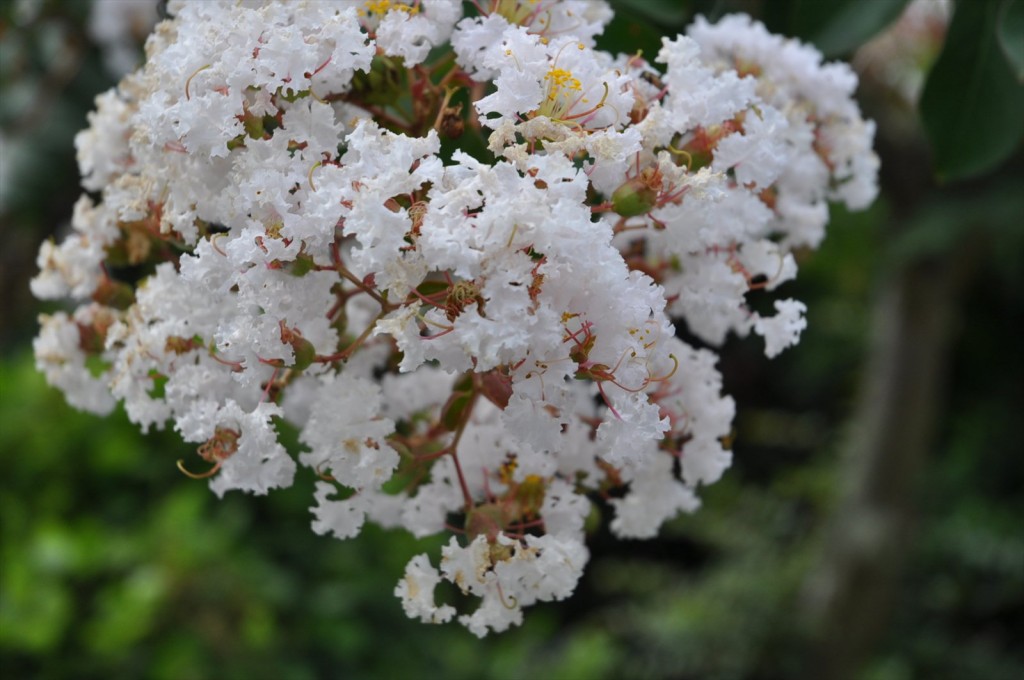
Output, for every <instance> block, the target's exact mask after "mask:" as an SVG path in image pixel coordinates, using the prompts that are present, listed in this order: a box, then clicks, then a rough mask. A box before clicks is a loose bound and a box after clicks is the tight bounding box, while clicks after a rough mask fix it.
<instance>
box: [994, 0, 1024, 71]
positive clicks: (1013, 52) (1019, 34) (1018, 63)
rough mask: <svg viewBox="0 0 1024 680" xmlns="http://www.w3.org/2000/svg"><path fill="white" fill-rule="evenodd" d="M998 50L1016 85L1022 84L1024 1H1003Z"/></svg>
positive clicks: (1000, 12)
mask: <svg viewBox="0 0 1024 680" xmlns="http://www.w3.org/2000/svg"><path fill="white" fill-rule="evenodd" d="M996 30H997V36H998V38H999V49H1001V50H1002V51H1003V56H1004V57H1006V60H1007V61H1008V62H1010V67H1011V68H1012V69H1013V72H1014V74H1015V75H1016V76H1017V82H1018V83H1024V0H1003V4H1002V5H1001V6H1000V8H999V22H998V26H997V29H996Z"/></svg>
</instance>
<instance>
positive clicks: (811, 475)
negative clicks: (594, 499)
mask: <svg viewBox="0 0 1024 680" xmlns="http://www.w3.org/2000/svg"><path fill="white" fill-rule="evenodd" d="M615 4H616V8H617V9H618V10H619V17H618V18H617V19H616V22H615V24H614V25H613V26H612V28H611V29H610V31H609V35H608V36H607V38H606V46H607V47H608V48H610V49H622V50H629V51H635V49H636V45H641V46H643V48H644V50H645V54H647V55H650V54H653V53H654V52H656V50H657V46H658V40H659V36H660V35H661V34H662V33H665V34H674V33H675V32H678V31H679V30H680V29H681V28H682V27H684V26H685V25H686V24H687V23H688V22H689V21H690V19H691V17H692V16H693V14H694V13H696V12H698V11H701V12H704V13H707V14H710V15H712V16H714V15H716V14H721V13H723V12H725V11H727V10H732V9H742V10H745V11H750V12H752V13H754V14H755V15H756V16H761V17H762V18H764V19H765V20H766V21H767V22H768V23H769V27H770V28H772V29H773V30H775V31H777V32H783V33H787V34H790V35H797V36H800V37H803V38H805V39H814V40H816V42H817V44H819V45H820V46H821V47H822V49H823V50H824V51H825V52H826V53H827V54H828V55H829V56H830V57H841V56H848V55H849V53H850V50H851V49H853V48H854V47H856V46H857V45H858V44H860V43H861V42H863V41H864V40H865V39H867V38H869V37H870V36H872V35H873V34H874V33H876V32H877V31H878V30H879V29H880V28H882V27H883V26H884V25H886V24H887V23H888V22H889V21H891V20H892V19H893V18H894V17H895V16H897V15H898V13H899V12H900V11H901V9H902V8H903V5H904V4H905V3H903V2H901V1H897V0H871V1H870V2H854V1H852V0H845V1H837V2H834V3H820V2H811V1H810V0H803V1H801V0H783V1H781V2H771V3H768V2H764V3H760V2H697V1H695V2H675V1H674V0H621V1H620V2H617V3H615ZM1022 4H1024V3H1022V2H1021V1H1020V0H1009V1H1007V2H995V1H993V2H984V1H979V2H973V1H962V2H960V3H959V5H958V7H957V14H956V15H955V18H954V22H953V26H952V28H951V29H950V36H952V37H951V41H952V40H953V39H954V38H955V42H950V43H947V49H946V52H944V53H943V55H942V56H940V57H939V59H938V62H937V64H936V66H935V69H934V71H933V73H932V76H931V77H930V79H929V81H928V85H927V87H926V90H925V97H924V101H923V103H922V112H923V113H922V114H921V115H923V116H924V120H923V123H924V124H923V125H922V124H921V118H920V116H919V114H918V112H916V111H911V112H902V114H901V113H900V112H895V113H894V112H893V111H892V105H891V103H888V102H886V101H884V99H878V98H876V99H875V100H871V99H870V98H868V99H867V100H866V101H865V107H866V108H867V110H868V112H869V114H871V115H874V116H877V117H878V118H879V122H880V125H881V126H882V128H883V133H882V134H880V142H879V144H880V152H881V153H882V154H883V163H887V162H888V161H890V160H891V161H892V163H890V164H887V165H884V166H883V168H884V171H883V172H884V174H883V196H882V198H881V199H880V200H879V202H878V203H877V204H876V205H875V206H874V207H873V208H872V209H871V210H869V211H867V212H866V213H861V214H853V215H851V214H847V213H845V212H844V211H841V210H836V211H834V214H833V221H832V224H831V225H830V231H829V235H828V237H827V240H826V241H825V243H824V245H823V247H822V249H821V250H820V251H818V252H817V253H814V254H813V255H811V256H808V257H804V258H803V261H802V262H801V274H800V278H799V280H798V281H797V282H796V283H791V284H787V288H786V289H785V290H783V291H781V292H782V293H784V294H786V295H793V296H794V297H797V298H799V299H802V300H805V301H806V302H807V304H808V307H809V312H808V318H809V323H810V326H809V329H808V330H807V331H806V333H805V335H804V340H803V342H802V343H801V345H800V346H799V347H798V348H797V349H796V350H791V351H789V352H787V353H785V354H784V355H783V356H782V357H780V358H779V359H777V360H775V361H772V362H769V361H767V360H765V359H764V357H763V355H762V353H761V348H760V345H759V343H758V342H757V341H755V340H749V341H748V340H731V341H730V342H729V343H728V344H727V346H726V347H725V348H724V350H723V359H722V362H721V369H722V371H723V373H724V375H725V380H726V391H727V392H728V393H730V394H732V395H734V396H735V397H736V399H737V402H738V411H739V416H738V420H737V425H736V430H737V437H736V442H735V447H734V450H735V457H736V463H735V467H734V468H733V469H732V470H730V471H729V472H728V473H727V475H726V477H725V479H724V480H723V481H722V482H720V483H718V484H717V485H715V486H713V487H710V488H708V489H706V490H705V491H704V492H703V494H702V495H703V498H704V508H703V509H702V510H700V511H699V512H697V513H696V514H694V515H692V516H688V517H683V518H680V519H678V520H676V521H674V522H671V523H670V524H669V525H667V526H666V527H665V529H664V530H663V532H662V537H661V539H660V540H659V541H656V542H619V541H614V540H612V539H611V538H610V537H609V536H608V535H607V534H606V533H604V532H599V533H597V534H596V535H595V536H594V537H593V542H592V550H593V558H592V562H591V564H590V566H589V568H588V571H587V573H586V575H585V577H584V580H583V582H582V583H581V585H580V587H579V590H578V591H577V593H576V595H575V596H574V597H573V598H572V599H571V600H569V601H567V602H564V603H559V604H556V605H545V606H539V607H536V608H534V609H532V610H529V611H528V612H527V616H526V624H525V625H524V626H523V627H522V628H520V629H516V630H513V631H511V632H509V633H507V634H504V635H500V636H492V637H490V638H488V639H486V640H484V641H478V640H477V639H476V638H474V637H472V636H471V635H470V634H468V633H467V632H465V631H464V630H463V629H461V628H460V627H457V626H446V627H429V626H424V625H421V624H418V623H413V622H411V621H409V620H408V619H406V618H405V616H404V615H403V613H402V611H401V607H400V605H399V602H398V600H397V599H396V598H394V597H393V596H392V590H393V588H394V584H395V583H396V581H397V579H398V578H399V576H400V575H401V573H402V569H403V567H404V564H405V562H406V561H407V560H408V558H409V557H410V556H411V555H413V554H415V553H416V552H421V551H423V550H432V551H434V552H435V553H436V547H437V543H438V541H437V540H436V539H435V540H431V541H415V540H414V539H412V538H411V537H409V536H408V535H406V534H405V533H403V532H385V531H381V530H377V529H374V528H373V527H369V528H368V529H366V530H365V531H364V533H363V535H362V536H361V537H359V538H358V539H356V540H352V541H347V542H341V541H337V540H334V539H330V538H323V537H318V536H316V535H314V534H313V533H312V531H311V530H310V529H309V521H310V515H309V512H308V507H309V505H310V504H311V502H312V493H311V490H312V484H313V477H312V475H311V474H309V473H308V471H306V474H305V475H304V476H303V475H302V474H300V477H299V479H298V481H297V483H296V485H295V486H294V487H293V488H292V489H289V490H286V491H281V492H276V493H274V494H272V495H270V496H268V497H261V498H253V497H248V496H240V495H238V494H231V495H229V496H228V497H227V498H225V499H224V500H223V501H218V500H217V499H216V498H215V497H214V496H213V495H212V494H211V493H210V492H209V491H208V490H207V489H206V487H205V484H203V483H202V482H195V481H192V480H189V479H187V478H185V477H183V476H182V475H181V474H180V473H178V472H177V470H176V469H175V467H174V461H175V460H177V459H178V458H182V457H185V456H186V455H187V454H188V453H190V451H189V450H187V449H186V448H185V447H184V446H183V445H182V444H181V443H180V441H178V439H177V438H176V436H174V435H173V433H155V434H150V435H146V436H144V435H142V434H140V433H138V432H137V430H136V429H135V428H134V427H133V426H131V425H130V424H129V423H128V422H127V420H126V418H125V417H124V414H123V413H122V412H118V413H117V414H116V415H114V416H113V417H110V418H107V419H98V418H95V417H92V416H88V415H84V414H80V413H77V412H75V411H73V410H71V409H70V408H68V407H67V406H66V405H65V404H64V402H63V400H62V397H61V396H60V395H59V394H58V393H57V392H56V391H55V390H52V389H50V388H48V387H47V386H46V385H45V384H44V382H43V380H42V378H41V376H40V375H39V374H37V373H36V372H35V370H34V368H33V365H32V358H31V352H30V350H29V349H28V344H29V340H30V338H31V337H32V335H33V334H34V332H35V326H34V320H33V317H34V314H35V313H36V312H37V311H38V305H37V303H35V302H33V301H31V300H30V299H29V297H28V295H27V279H28V278H29V277H30V276H31V275H32V274H33V273H34V267H33V265H32V262H33V260H34V253H35V250H36V248H37V247H38V243H39V241H40V240H42V239H43V238H45V237H47V236H49V235H50V234H53V233H56V232H58V231H59V228H60V226H61V225H62V224H66V222H67V219H68V216H69V215H70V206H71V204H72V203H73V201H74V200H75V198H77V194H78V191H79V189H78V187H77V172H76V168H75V165H74V154H73V147H72V144H71V139H72V137H73V135H74V133H75V131H77V130H78V129H80V128H81V127H83V126H84V124H85V113H86V112H87V111H88V110H89V108H90V107H91V98H92V96H93V95H94V94H96V93H97V92H99V91H101V90H102V89H105V88H106V87H108V86H109V85H110V84H111V82H110V80H109V76H107V74H106V72H105V71H104V69H103V66H102V64H101V61H100V57H99V54H98V52H97V50H96V48H95V47H94V46H92V45H91V44H89V42H88V39H87V37H86V35H85V33H84V31H83V26H84V21H85V16H86V12H87V6H85V5H84V4H77V3H60V2H55V1H47V2H42V3H40V4H39V6H40V7H41V12H40V14H39V15H38V17H36V18H35V19H33V20H31V21H29V22H26V21H25V20H24V18H23V17H19V14H18V11H17V10H16V9H15V8H14V3H9V4H5V5H4V6H3V14H2V15H0V22H2V23H0V84H2V87H3V96H2V97H0V123H2V125H3V134H4V137H5V145H4V146H3V153H4V155H5V158H3V159H2V161H3V168H4V172H5V173H6V174H7V175H8V176H7V177H5V178H4V180H3V185H4V187H5V188H7V189H8V192H7V194H6V195H5V196H4V200H3V202H2V206H3V208H2V209H3V215H2V220H3V222H2V225H3V226H2V235H3V240H4V247H3V248H2V249H0V265H2V272H0V273H2V286H3V288H2V290H3V301H4V302H3V304H4V307H3V323H2V328H0V348H2V352H3V354H2V358H0V390H2V391H0V494H2V495H0V529H2V533H0V567H2V569H0V672H2V673H3V675H4V677H7V678H22V677H24V678H28V677H40V678H91V677H114V678H120V677H153V678H235V677H238V678H243V677H244V678H318V677H356V678H364V677H365V678H375V677H416V678H434V677H437V678H481V677H485V678H523V677H528V676H529V677H544V678H588V679H589V678H679V679H684V678H686V679H688V678H766V679H767V678H800V677H814V676H815V675H814V674H813V672H811V670H812V669H813V658H814V650H815V648H816V646H817V645H818V644H819V643H820V641H819V640H818V639H817V638H816V630H815V628H814V625H813V623H812V622H810V621H809V620H808V618H807V617H806V616H804V615H803V614H802V611H803V609H804V601H805V592H806V583H807V581H808V578H809V577H810V575H811V574H812V573H813V571H814V569H815V568H816V565H817V564H818V563H819V562H820V559H821V552H822V546H823V545H824V543H825V542H826V540H827V539H828V538H829V536H828V532H829V531H830V527H831V523H830V521H829V518H830V515H831V513H832V512H833V511H835V510H836V508H837V507H840V505H839V499H840V498H841V496H842V491H843V488H844V484H845V483H846V482H847V481H848V480H847V476H848V475H849V469H850V468H849V462H848V461H846V460H844V458H843V457H842V455H840V454H841V452H842V451H843V450H844V447H845V442H846V441H848V440H849V439H850V438H852V437H856V436H857V429H856V428H857V426H856V424H855V423H853V422H851V420H850V417H851V414H852V413H853V412H854V409H855V403H856V402H855V399H856V395H857V393H858V387H859V385H860V384H861V383H862V382H863V379H864V376H863V371H864V367H865V362H866V357H867V356H869V354H870V351H871V347H870V345H869V343H868V337H869V327H870V324H871V318H872V312H871V310H872V305H873V300H874V299H875V297H876V296H877V294H878V292H879V286H880V285H882V284H881V283H880V282H883V281H885V280H886V278H885V275H886V273H887V272H891V271H893V270H898V269H899V268H900V267H902V266H906V264H907V263H908V262H920V261H932V260H934V261H937V262H938V261H941V262H958V263H962V266H963V268H964V269H965V270H966V273H965V274H964V281H965V283H964V285H963V286H962V287H961V288H960V289H959V291H960V293H959V294H960V297H959V298H958V299H954V300H950V301H949V303H950V304H951V305H953V306H954V307H955V309H956V323H955V328H954V337H953V345H952V351H951V353H950V356H949V361H948V362H947V364H946V365H943V366H940V367H938V369H939V370H941V371H942V372H943V374H944V375H945V383H944V384H945V386H946V388H945V390H944V391H943V393H942V394H941V395H936V398H937V399H938V400H939V401H940V403H941V409H940V412H941V418H940V419H939V422H938V423H937V426H936V430H937V431H936V432H935V437H934V438H933V441H934V446H932V447H931V450H930V451H929V454H928V460H927V463H926V465H925V466H924V468H923V471H922V473H921V475H920V477H919V478H918V479H916V483H915V484H914V485H913V487H912V488H909V489H907V491H906V492H907V494H908V495H910V496H911V497H912V499H913V503H912V505H913V507H914V508H915V509H916V527H917V530H916V531H915V540H913V542H912V544H911V545H909V546H907V547H906V552H907V555H906V559H905V564H904V565H903V568H902V570H901V571H900V576H899V581H898V584H897V588H896V590H895V592H894V594H893V596H892V598H891V602H890V603H889V606H888V607H887V608H885V609H884V610H880V611H879V612H878V621H877V636H876V638H875V640H874V644H873V645H872V647H871V649H870V652H869V654H868V655H867V657H866V658H864V659H863V660H862V662H861V663H859V664H858V666H857V667H856V668H855V669H854V670H853V672H852V673H853V675H852V676H853V677H858V678H864V679H866V680H903V679H910V678H1007V679H1010V678H1020V677H1024V652H1022V648H1021V646H1020V640H1021V639H1024V531H1022V530H1021V527H1022V526H1024V494H1022V489H1024V457H1022V456H1021V451H1022V450H1024V447H1022V446H1021V444H1020V433H1019V432H1018V428H1019V426H1020V417H1021V413H1022V412H1024V411H1022V408H1024V350H1022V345H1021V340H1020V336H1019V334H1018V333H1019V330H1018V329H1019V328H1021V327H1022V326H1021V323H1020V322H1024V203H1022V196H1024V193H1022V189H1024V159H1022V154H1021V147H1020V137H1021V134H1022V130H1024V128H1022V125H1024V110H1022V108H1024V106H1022V104H1021V102H1022V99H1021V97H1022V89H1021V85H1020V82H1021V81H1020V74H1021V60H1020V56H1019V52H1020V47H1021V44H1022V43H1024V34H1022V33H1020V32H1016V33H1015V32H1014V31H1016V30H1017V29H1018V28H1019V27H1020V26H1021V23H1020V21H1019V18H1020V16H1021V11H1022V10H1021V7H1022ZM958 22H959V23H958ZM1015 22H1016V23H1015ZM1015 26H1016V27H1017V28H1014V27H1015ZM1015 50H1016V51H1015ZM65 53H70V54H72V55H73V56H74V59H75V61H74V64H73V66H70V67H68V66H61V64H62V63H63V62H62V61H61V55H62V54H65ZM1015 55H1016V56H1015ZM1004 56H1005V59H1004ZM1015 60H1016V61H1015ZM964 63H971V64H974V68H973V69H971V70H967V71H965V70H964V69H962V68H958V66H962V65H963V64H964ZM62 68H63V69H66V72H65V71H62V70H61V69H62ZM54 74H56V75H54ZM865 87H866V86H865ZM967 92H970V93H973V95H972V96H971V97H970V98H969V99H968V98H966V97H965V96H964V95H965V93H967ZM869 94H870V93H869ZM965 99H966V101H965ZM886 107H889V108H886ZM898 115H903V116H904V117H909V119H910V120H911V129H913V130H914V133H913V137H912V138H911V139H909V141H908V140H907V139H900V140H898V141H899V143H895V142H893V141H892V140H887V139H886V137H885V134H884V127H885V125H886V117H889V118H892V117H894V116H898ZM925 134H927V135H930V145H928V144H926V143H925V139H926V137H925V136H924V135H925ZM932 159H934V161H935V164H934V167H935V169H936V171H937V173H936V174H937V176H938V177H941V178H942V179H943V180H944V181H945V182H946V183H945V184H939V183H938V180H934V179H931V173H926V174H928V175H929V178H928V179H927V181H925V182H923V183H917V184H914V185H913V186H912V191H910V194H911V195H909V196H908V190H907V188H906V187H907V181H906V179H907V175H906V171H905V168H906V167H918V168H928V167H930V164H931V163H932ZM885 168H892V169H885ZM753 302H754V304H758V300H756V299H755V300H753Z"/></svg>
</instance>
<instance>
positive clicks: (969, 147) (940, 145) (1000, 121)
mask: <svg viewBox="0 0 1024 680" xmlns="http://www.w3.org/2000/svg"><path fill="white" fill-rule="evenodd" d="M998 13H999V6H998V5H997V4H996V3H994V2H961V3H958V4H957V7H956V13H955V14H954V15H953V21H952V23H951V24H950V27H949V33H948V34H947V36H946V44H945V46H944V47H943V49H942V53H941V54H940V55H939V59H938V61H937V62H936V64H935V67H934V68H933V69H932V72H931V73H930V74H929V76H928V81H927V82H926V83H925V88H924V93H923V94H922V96H921V104H920V112H921V118H922V122H923V123H924V128H925V131H926V133H927V135H928V139H929V141H930V142H931V146H932V151H933V154H934V168H935V173H936V175H937V176H938V178H939V179H940V180H941V181H954V180H962V179H967V178H969V177H974V176H977V175H980V174H982V173H984V172H986V171H988V170H991V169H992V168H994V167H995V166H997V165H998V164H999V163H1001V162H1002V161H1004V160H1006V159H1007V158H1008V157H1009V156H1010V155H1011V154H1013V152H1014V150H1015V149H1016V148H1017V145H1018V144H1019V142H1020V140H1021V137H1022V136H1024V87H1022V86H1021V84H1020V83H1018V82H1017V79H1016V78H1015V77H1014V74H1013V72H1012V71H1011V70H1010V67H1009V65H1008V64H1007V62H1006V59H1005V58H1004V57H1003V54H1002V51H1001V50H1000V48H999V45H998V41H997V39H996V24H997V21H996V19H997V15H998Z"/></svg>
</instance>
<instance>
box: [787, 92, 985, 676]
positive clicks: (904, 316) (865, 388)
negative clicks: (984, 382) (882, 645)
mask: <svg viewBox="0 0 1024 680" xmlns="http://www.w3.org/2000/svg"><path fill="white" fill-rule="evenodd" d="M865 84H866V83H865ZM868 96H869V97H870V93H869V94H868ZM865 104H866V109H868V110H869V113H870V114H871V115H872V116H873V117H874V118H875V119H876V121H877V122H878V124H879V129H878V132H879V137H878V143H877V146H878V151H879V155H880V156H881V158H882V166H881V167H882V175H881V182H882V186H883V189H884V191H885V192H886V197H887V198H888V200H889V203H890V208H891V210H892V219H891V222H890V224H889V225H888V226H889V229H888V230H887V233H886V234H885V235H884V237H885V239H886V241H887V245H891V244H892V243H894V242H896V241H897V240H898V238H899V237H900V236H901V235H902V234H903V232H904V230H905V229H906V228H907V226H908V225H909V224H910V223H911V222H912V220H913V218H919V217H920V214H921V208H922V207H923V206H925V205H926V204H927V202H928V201H930V200H935V198H936V193H935V187H934V183H933V179H932V176H931V164H930V162H929V153H928V150H927V147H926V145H925V142H924V139H923V137H922V135H921V134H920V131H919V129H915V128H916V127H917V122H916V120H914V121H913V122H911V121H908V119H907V118H906V117H905V116H904V117H903V118H900V116H899V115H894V112H893V109H892V107H884V106H878V102H877V101H875V102H871V100H870V99H869V100H868V101H867V102H865ZM872 104H875V106H872ZM871 109H874V110H873V111H871ZM887 114H888V115H887ZM947 193H948V192H947ZM961 245H964V244H961ZM970 245H975V244H973V243H972V244H970ZM973 253H974V249H973V248H970V247H967V248H957V247H949V248H946V249H942V250H941V251H940V252H939V253H937V254H933V255H932V256H930V257H922V256H920V255H918V256H917V257H916V258H913V257H904V258H900V259H893V261H892V262H891V264H890V266H888V267H886V268H885V269H884V273H883V274H882V277H881V281H880V282H879V286H878V289H877V292H876V297H875V301H874V309H873V314H872V319H871V344H870V346H869V348H868V355H867V357H866V360H865V365H864V373H863V379H862V384H861V394H860V399H859V402H858V403H857V406H856V410H855V412H854V414H853V416H852V418H851V427H850V428H849V430H848V432H847V433H846V440H845V443H844V445H843V450H842V454H843V458H842V462H841V464H840V465H841V468H840V470H839V475H840V477H839V480H840V481H839V483H840V490H839V501H838V503H837V506H836V508H835V509H834V513H833V516H832V517H831V518H830V520H829V522H828V525H827V534H826V536H825V540H824V543H823V547H822V554H821V556H820V558H819V561H818V564H817V566H816V568H814V569H812V571H811V572H810V574H809V576H808V578H807V580H806V582H805V588H804V593H803V595H804V600H803V602H802V605H803V612H802V613H803V615H804V620H805V621H806V622H807V623H808V624H809V625H810V630H811V631H812V635H813V645H812V649H811V651H810V653H809V655H808V665H809V668H808V677H816V678H825V679H827V680H847V679H849V678H853V677H856V676H857V675H858V673H859V671H860V670H861V669H862V668H863V666H864V664H865V662H866V661H867V660H868V659H869V657H870V654H871V652H872V649H873V647H874V646H875V643H876V642H877V641H878V639H879V637H880V636H881V634H882V633H884V631H885V629H886V626H887V624H888V621H889V619H890V614H891V613H892V608H893V604H894V596H895V595H896V592H897V591H896V589H897V587H898V585H899V578H900V574H901V572H902V568H903V566H904V563H905V562H906V558H907V557H908V555H909V553H910V551H911V549H912V547H913V545H914V541H915V536H916V532H915V509H916V498H917V491H918V487H917V484H916V482H917V479H918V478H919V476H920V473H921V471H922V469H923V468H924V466H925V464H926V462H927V458H928V456H929V453H930V452H931V449H932V447H933V445H934V440H935V433H936V429H937V428H936V425H937V421H938V418H939V417H941V414H942V408H943V405H944V401H945V400H944V398H943V392H944V383H945V377H946V375H945V373H946V370H947V368H948V366H949V360H948V359H949V354H950V345H951V342H952V340H953V338H954V336H955V334H956V326H957V309H958V304H959V299H960V297H961V292H962V291H963V289H964V287H965V284H966V282H967V278H968V276H969V273H970V270H971V269H972V263H973V262H975V261H976V258H975V257H973Z"/></svg>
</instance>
